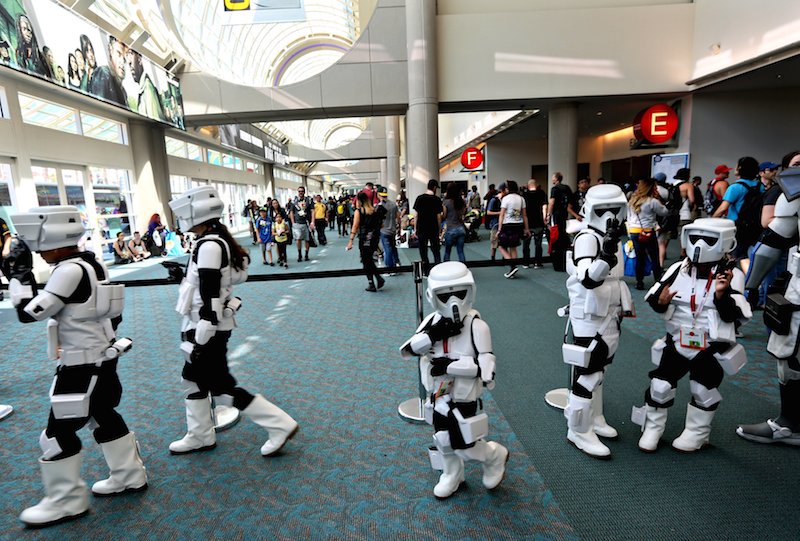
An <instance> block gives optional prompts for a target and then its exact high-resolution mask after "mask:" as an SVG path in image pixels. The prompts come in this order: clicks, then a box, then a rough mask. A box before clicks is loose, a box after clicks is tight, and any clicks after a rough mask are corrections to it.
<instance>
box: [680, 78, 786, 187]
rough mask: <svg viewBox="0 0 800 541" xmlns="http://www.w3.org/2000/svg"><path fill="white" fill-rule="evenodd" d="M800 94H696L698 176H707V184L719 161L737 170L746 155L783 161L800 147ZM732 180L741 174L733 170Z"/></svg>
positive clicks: (694, 153)
mask: <svg viewBox="0 0 800 541" xmlns="http://www.w3.org/2000/svg"><path fill="white" fill-rule="evenodd" d="M798 95H800V88H796V89H790V90H786V91H758V92H718V93H698V94H695V95H694V99H693V102H694V104H693V108H692V126H691V137H692V140H691V150H692V155H691V162H690V163H691V169H692V175H699V176H701V177H702V178H703V185H704V186H705V185H706V184H707V183H708V181H709V180H711V179H712V178H714V168H715V167H716V166H717V165H719V164H722V163H724V164H726V165H728V166H729V167H733V168H735V166H736V161H737V160H738V159H739V158H741V157H743V156H753V157H754V158H756V159H757V160H758V161H759V162H764V161H773V162H780V161H781V157H783V155H784V154H786V153H787V152H789V151H792V150H797V149H798V148H800V137H798V134H797V127H798V126H800V109H798V107H797V96H798ZM730 178H731V179H733V178H735V176H734V175H733V173H732V174H731V177H730Z"/></svg>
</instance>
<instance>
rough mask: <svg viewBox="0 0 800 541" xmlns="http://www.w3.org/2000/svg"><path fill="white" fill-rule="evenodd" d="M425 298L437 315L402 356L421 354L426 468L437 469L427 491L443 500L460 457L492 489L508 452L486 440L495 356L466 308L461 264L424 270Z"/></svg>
mask: <svg viewBox="0 0 800 541" xmlns="http://www.w3.org/2000/svg"><path fill="white" fill-rule="evenodd" d="M426 296H427V298H428V302H429V303H430V304H431V306H433V308H434V310H435V311H434V312H433V313H432V314H430V315H428V316H427V317H426V318H425V319H424V320H423V321H422V323H421V324H420V326H419V328H418V329H417V332H416V333H415V334H414V336H412V337H411V338H410V339H409V340H408V341H407V342H406V343H404V344H403V345H402V346H401V347H400V353H401V355H402V356H403V358H405V359H410V358H412V357H413V356H415V355H419V356H420V374H421V376H422V382H423V385H424V386H425V390H426V391H427V393H428V399H427V400H426V402H425V419H426V421H428V423H429V424H432V425H433V427H434V430H435V433H434V436H433V443H434V446H435V448H431V465H432V466H433V468H434V469H439V470H442V474H441V476H440V477H439V482H438V483H437V484H436V486H435V487H434V489H433V493H434V495H435V496H436V497H437V498H440V499H443V498H447V497H449V496H451V495H452V494H453V493H454V492H455V491H456V490H458V488H459V486H461V484H462V483H463V482H464V460H475V461H478V462H480V463H482V464H483V486H484V487H486V488H487V489H489V490H491V489H494V488H496V487H497V486H498V485H499V484H500V483H501V482H502V480H503V477H504V476H505V469H506V461H507V460H508V450H507V449H506V448H505V447H504V446H502V445H500V444H499V443H496V442H492V441H487V440H486V439H485V438H486V436H487V435H488V431H489V417H488V416H487V415H486V413H482V412H481V413H479V412H478V410H479V403H480V398H481V394H482V393H483V388H484V387H487V388H489V389H492V388H494V375H495V356H494V354H493V353H492V337H491V333H490V331H489V326H488V325H487V324H486V323H485V322H484V321H483V320H482V319H480V314H478V312H477V311H476V310H473V309H472V304H473V302H474V301H475V280H474V279H473V277H472V273H471V272H470V271H469V269H467V267H466V265H464V264H463V263H458V262H455V261H453V262H447V263H440V264H439V265H436V266H435V267H433V268H432V269H431V271H430V274H429V276H428V289H427V292H426Z"/></svg>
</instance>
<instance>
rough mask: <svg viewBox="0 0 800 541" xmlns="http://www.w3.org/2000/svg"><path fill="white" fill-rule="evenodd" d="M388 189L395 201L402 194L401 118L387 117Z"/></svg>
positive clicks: (390, 197)
mask: <svg viewBox="0 0 800 541" xmlns="http://www.w3.org/2000/svg"><path fill="white" fill-rule="evenodd" d="M386 188H387V189H388V190H389V199H390V200H392V201H394V200H395V199H396V198H397V194H398V193H400V118H399V117H396V116H387V117H386Z"/></svg>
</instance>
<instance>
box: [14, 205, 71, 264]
mask: <svg viewBox="0 0 800 541" xmlns="http://www.w3.org/2000/svg"><path fill="white" fill-rule="evenodd" d="M11 222H12V223H13V224H14V229H16V230H17V235H18V236H19V238H21V239H22V240H24V241H25V244H27V245H28V248H30V249H31V250H33V251H35V252H44V251H47V250H54V249H56V248H66V247H68V246H77V245H78V241H79V240H80V238H81V237H82V236H83V234H84V233H85V232H86V230H85V229H84V228H83V221H82V220H81V213H80V211H79V210H78V208H77V207H73V206H67V205H56V206H52V207H34V208H32V209H30V210H29V211H28V212H25V213H20V214H12V215H11Z"/></svg>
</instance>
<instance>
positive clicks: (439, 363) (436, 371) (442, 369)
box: [431, 357, 454, 377]
mask: <svg viewBox="0 0 800 541" xmlns="http://www.w3.org/2000/svg"><path fill="white" fill-rule="evenodd" d="M453 361H454V359H448V358H447V357H434V358H433V359H431V376H434V377H436V376H444V375H445V374H447V367H448V366H450V363H452V362H453Z"/></svg>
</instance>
